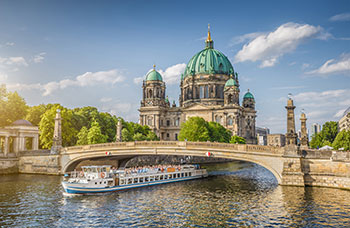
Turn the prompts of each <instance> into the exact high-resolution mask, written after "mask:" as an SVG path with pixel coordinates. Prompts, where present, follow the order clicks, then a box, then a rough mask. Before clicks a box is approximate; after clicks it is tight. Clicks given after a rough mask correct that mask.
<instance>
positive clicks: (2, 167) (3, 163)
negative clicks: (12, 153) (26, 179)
mask: <svg viewBox="0 0 350 228" xmlns="http://www.w3.org/2000/svg"><path fill="white" fill-rule="evenodd" d="M18 166H19V165H18V158H16V157H0V175H3V174H13V173H18Z"/></svg>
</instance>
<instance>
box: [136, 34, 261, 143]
mask: <svg viewBox="0 0 350 228" xmlns="http://www.w3.org/2000/svg"><path fill="white" fill-rule="evenodd" d="M205 43H206V47H205V48H204V49H203V50H202V51H200V52H198V53H197V54H196V55H194V56H193V57H192V58H191V60H190V61H189V62H188V64H187V66H186V69H185V72H184V73H183V74H182V75H181V84H180V89H181V94H180V96H179V107H177V106H176V104H175V103H173V104H170V102H169V100H168V98H167V97H166V85H165V82H164V81H163V79H162V76H161V75H160V73H159V72H157V71H156V70H155V66H154V69H153V70H152V71H150V72H149V73H148V74H147V75H146V79H145V80H144V81H143V85H142V90H143V96H142V101H141V107H140V109H139V112H140V124H141V125H148V126H149V127H150V128H151V129H152V130H153V131H154V132H155V133H156V134H157V135H158V137H159V138H160V139H161V140H178V136H179V132H180V125H181V123H183V122H185V121H186V120H187V119H188V118H190V117H193V116H198V117H202V118H204V119H205V120H206V121H214V122H217V123H220V124H221V125H222V126H224V127H225V128H227V129H229V130H230V131H231V132H232V135H238V136H241V137H244V138H245V139H246V140H247V143H250V144H256V134H255V118H256V111H255V100H254V96H253V95H252V94H251V93H250V92H249V90H248V92H246V93H245V95H244V96H243V102H242V105H240V98H239V95H240V89H239V81H238V74H237V73H236V72H235V71H234V70H233V67H232V64H231V62H230V61H229V60H228V58H227V57H226V56H225V55H224V54H223V53H221V52H220V51H218V50H216V49H214V42H213V40H212V39H211V35H210V31H209V30H208V37H207V40H206V41H205Z"/></svg>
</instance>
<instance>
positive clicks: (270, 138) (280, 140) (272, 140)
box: [267, 134, 286, 147]
mask: <svg viewBox="0 0 350 228" xmlns="http://www.w3.org/2000/svg"><path fill="white" fill-rule="evenodd" d="M267 145H268V146H279V147H283V146H285V145H286V137H285V135H283V134H269V135H267Z"/></svg>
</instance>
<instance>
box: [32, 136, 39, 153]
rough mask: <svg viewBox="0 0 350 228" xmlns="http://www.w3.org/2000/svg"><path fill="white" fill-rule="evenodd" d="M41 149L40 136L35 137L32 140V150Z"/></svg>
mask: <svg viewBox="0 0 350 228" xmlns="http://www.w3.org/2000/svg"><path fill="white" fill-rule="evenodd" d="M38 149H39V136H35V137H33V138H32V150H38Z"/></svg>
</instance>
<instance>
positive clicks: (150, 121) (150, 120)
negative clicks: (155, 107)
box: [147, 117, 153, 126]
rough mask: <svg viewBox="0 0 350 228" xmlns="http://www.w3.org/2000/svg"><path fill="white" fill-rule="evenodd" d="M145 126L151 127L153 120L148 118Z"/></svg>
mask: <svg viewBox="0 0 350 228" xmlns="http://www.w3.org/2000/svg"><path fill="white" fill-rule="evenodd" d="M147 125H149V126H153V119H152V118H151V117H150V118H148V121H147Z"/></svg>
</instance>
